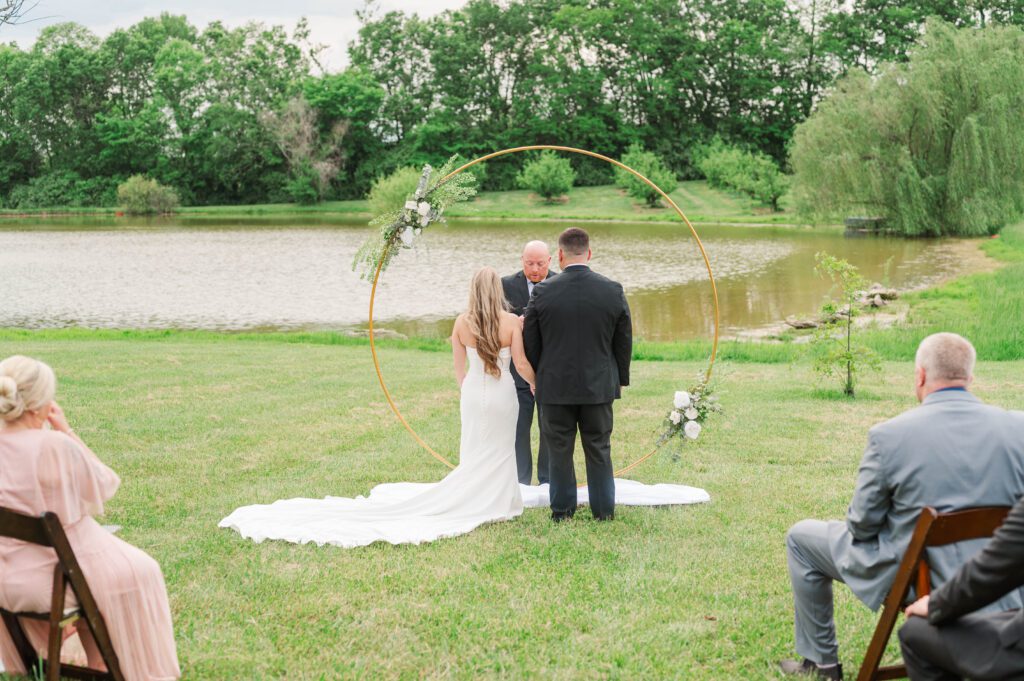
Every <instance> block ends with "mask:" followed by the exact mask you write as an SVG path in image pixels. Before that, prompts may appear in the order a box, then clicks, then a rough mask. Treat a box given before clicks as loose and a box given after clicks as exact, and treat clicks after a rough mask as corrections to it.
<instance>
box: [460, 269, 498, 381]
mask: <svg viewBox="0 0 1024 681" xmlns="http://www.w3.org/2000/svg"><path fill="white" fill-rule="evenodd" d="M504 310H505V291H504V290H503V289H502V288H501V279H500V278H498V273H497V272H496V271H495V270H494V268H493V267H482V268H480V269H479V270H478V271H477V273H476V274H475V275H473V284H472V285H471V286H470V287H469V310H468V312H467V313H466V321H467V322H469V330H470V332H472V334H473V336H474V337H476V354H477V355H478V356H479V357H480V359H481V360H483V363H484V371H486V372H487V373H488V374H490V375H491V376H494V377H495V378H500V377H501V368H500V367H499V366H498V353H499V352H501V334H500V332H499V331H500V329H501V313H502V312H503V311H504Z"/></svg>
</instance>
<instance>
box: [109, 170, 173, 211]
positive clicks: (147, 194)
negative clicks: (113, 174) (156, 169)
mask: <svg viewBox="0 0 1024 681" xmlns="http://www.w3.org/2000/svg"><path fill="white" fill-rule="evenodd" d="M117 200H118V203H120V205H121V208H122V210H124V212H125V213H128V214H129V215H152V214H157V215H162V214H164V213H173V212H174V211H175V210H176V209H177V208H178V205H179V201H178V194H177V193H176V192H175V191H174V190H173V189H171V188H170V187H165V186H163V185H162V184H160V183H159V182H157V181H156V180H151V179H149V178H147V177H145V176H143V175H133V176H132V177H129V178H128V179H127V180H125V181H124V182H123V183H122V184H121V185H120V186H119V187H118V188H117Z"/></svg>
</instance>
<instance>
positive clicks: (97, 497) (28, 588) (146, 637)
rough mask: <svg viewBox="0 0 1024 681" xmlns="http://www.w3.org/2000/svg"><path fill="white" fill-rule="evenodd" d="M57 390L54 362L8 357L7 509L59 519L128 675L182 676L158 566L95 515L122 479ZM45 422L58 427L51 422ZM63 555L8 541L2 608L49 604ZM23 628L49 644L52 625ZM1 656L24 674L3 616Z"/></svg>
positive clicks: (88, 643)
mask: <svg viewBox="0 0 1024 681" xmlns="http://www.w3.org/2000/svg"><path fill="white" fill-rule="evenodd" d="M55 392H56V379H55V378H54V375H53V370H52V369H51V368H50V367H49V366H47V365H46V364H44V363H42V362H39V361H36V360H34V359H30V358H28V357H21V356H14V357H9V358H7V359H5V360H4V361H3V362H0V506H4V507H6V508H9V509H12V510H15V511H20V512H22V513H26V514H30V515H41V514H42V513H44V512H46V511H52V512H54V513H56V514H57V516H58V517H60V519H61V523H62V524H63V526H64V531H65V532H66V533H67V536H68V540H69V541H70V542H71V547H72V548H73V549H74V551H75V555H76V556H77V557H78V562H79V564H80V565H81V567H82V571H83V572H84V573H85V579H86V581H88V583H89V588H90V589H91V590H92V592H93V595H94V597H95V598H96V602H97V605H98V606H99V609H100V613H101V614H102V615H103V619H104V621H105V622H106V625H107V629H108V630H109V632H110V638H111V639H112V642H113V644H114V650H115V651H116V652H117V657H118V661H119V662H120V665H121V671H122V672H124V675H125V678H127V679H129V680H131V681H135V680H137V679H138V680H147V681H156V680H158V679H177V678H178V677H180V676H181V672H180V670H179V668H178V656H177V652H176V650H175V647H174V632H173V629H172V627H171V610H170V607H169V605H168V603H167V589H166V587H165V586H164V578H163V574H162V573H161V572H160V566H159V565H158V564H157V562H156V561H155V560H153V559H152V558H150V557H149V556H148V555H147V554H145V553H144V552H142V551H140V550H139V549H137V548H135V547H134V546H131V545H130V544H127V543H125V542H123V541H121V540H120V539H118V538H117V537H115V536H114V535H112V534H110V533H109V532H107V531H106V530H104V529H103V528H102V527H101V526H100V525H99V523H97V522H96V521H95V520H94V519H93V516H95V515H100V514H102V513H103V502H104V501H106V500H108V499H110V498H111V497H112V496H114V492H116V491H117V487H118V485H120V484H121V480H120V478H118V477H117V474H116V473H114V471H112V470H110V469H109V468H108V467H107V466H105V465H104V464H103V463H102V462H101V461H100V460H99V459H98V458H97V457H96V455H95V454H93V453H92V452H91V451H90V450H89V448H88V447H86V446H85V444H84V443H83V442H82V440H81V439H79V437H78V436H77V435H75V432H74V431H73V430H72V429H71V428H70V426H68V422H67V419H65V417H64V413H63V411H61V408H60V407H59V406H58V405H57V403H56V402H54V401H53V398H54V394H55ZM47 423H49V424H50V427H51V428H52V430H48V429H45V428H44V426H45V425H46V424H47ZM56 560H57V559H56V556H55V555H54V553H53V550H52V549H49V548H45V547H42V546H35V545H31V544H25V543H23V542H20V541H16V540H13V539H7V538H0V606H2V607H3V608H6V609H8V610H13V611H20V612H29V611H32V612H46V611H48V610H49V609H50V596H51V590H52V588H53V568H54V565H55V564H56ZM69 596H70V594H69ZM22 625H23V627H24V629H25V632H26V633H27V634H28V637H29V639H30V641H31V643H32V645H33V646H34V647H35V648H36V649H37V650H42V651H45V650H46V634H47V626H48V625H47V623H46V622H37V621H32V620H25V619H23V620H22ZM76 626H78V633H79V635H80V638H81V640H82V646H83V648H84V649H85V652H86V655H87V657H88V660H89V666H91V667H94V668H100V669H104V668H105V667H104V666H103V661H102V658H101V657H100V654H99V650H98V649H97V647H96V644H95V642H94V641H93V640H92V636H91V635H90V634H89V630H88V627H87V626H86V625H85V623H84V622H83V621H81V620H79V623H78V625H76ZM0 656H2V657H3V665H4V669H5V671H7V672H15V673H24V672H25V670H24V668H23V666H22V663H21V659H20V658H19V657H18V654H17V650H16V648H15V647H14V643H13V641H12V640H11V637H10V634H9V632H8V631H7V628H6V627H5V626H4V625H3V624H2V623H0Z"/></svg>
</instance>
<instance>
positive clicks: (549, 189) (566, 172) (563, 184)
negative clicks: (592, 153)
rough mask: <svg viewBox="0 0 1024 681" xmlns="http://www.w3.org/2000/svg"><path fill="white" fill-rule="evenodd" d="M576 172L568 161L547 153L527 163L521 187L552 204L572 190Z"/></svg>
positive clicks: (524, 167)
mask: <svg viewBox="0 0 1024 681" xmlns="http://www.w3.org/2000/svg"><path fill="white" fill-rule="evenodd" d="M574 179H576V171H574V170H573V169H572V164H571V163H569V161H568V159H564V158H561V157H559V156H558V154H556V153H555V152H553V151H545V152H543V153H541V154H540V156H538V157H537V158H535V159H533V160H532V161H529V162H527V164H526V165H525V166H523V171H522V172H521V173H520V174H519V177H518V182H519V186H520V187H522V188H524V189H529V190H530V191H532V192H533V193H535V194H537V195H538V196H540V197H541V198H543V199H544V201H546V202H547V203H552V202H554V201H555V199H557V198H558V197H560V196H562V195H564V194H568V193H569V191H570V190H571V189H572V183H573V180H574Z"/></svg>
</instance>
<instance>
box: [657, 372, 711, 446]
mask: <svg viewBox="0 0 1024 681" xmlns="http://www.w3.org/2000/svg"><path fill="white" fill-rule="evenodd" d="M721 411H722V405H721V404H719V403H718V397H717V396H716V395H715V394H714V390H713V389H712V388H711V386H710V385H709V384H708V381H707V379H706V378H704V377H701V379H700V380H698V381H697V384H696V385H694V386H692V387H691V388H690V389H689V390H678V391H676V394H675V395H674V396H673V398H672V409H670V410H669V412H668V414H667V415H666V416H665V422H664V423H665V425H664V430H663V431H662V433H661V436H660V437H659V438H658V446H659V447H660V446H662V445H664V444H666V443H667V442H669V441H670V440H673V439H674V440H675V443H676V451H675V456H676V457H678V456H679V453H680V452H681V451H682V448H683V447H684V446H685V445H686V442H687V440H696V439H697V438H698V437H700V433H701V430H703V428H704V422H705V421H707V419H708V417H710V416H711V414H717V413H720V412H721Z"/></svg>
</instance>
